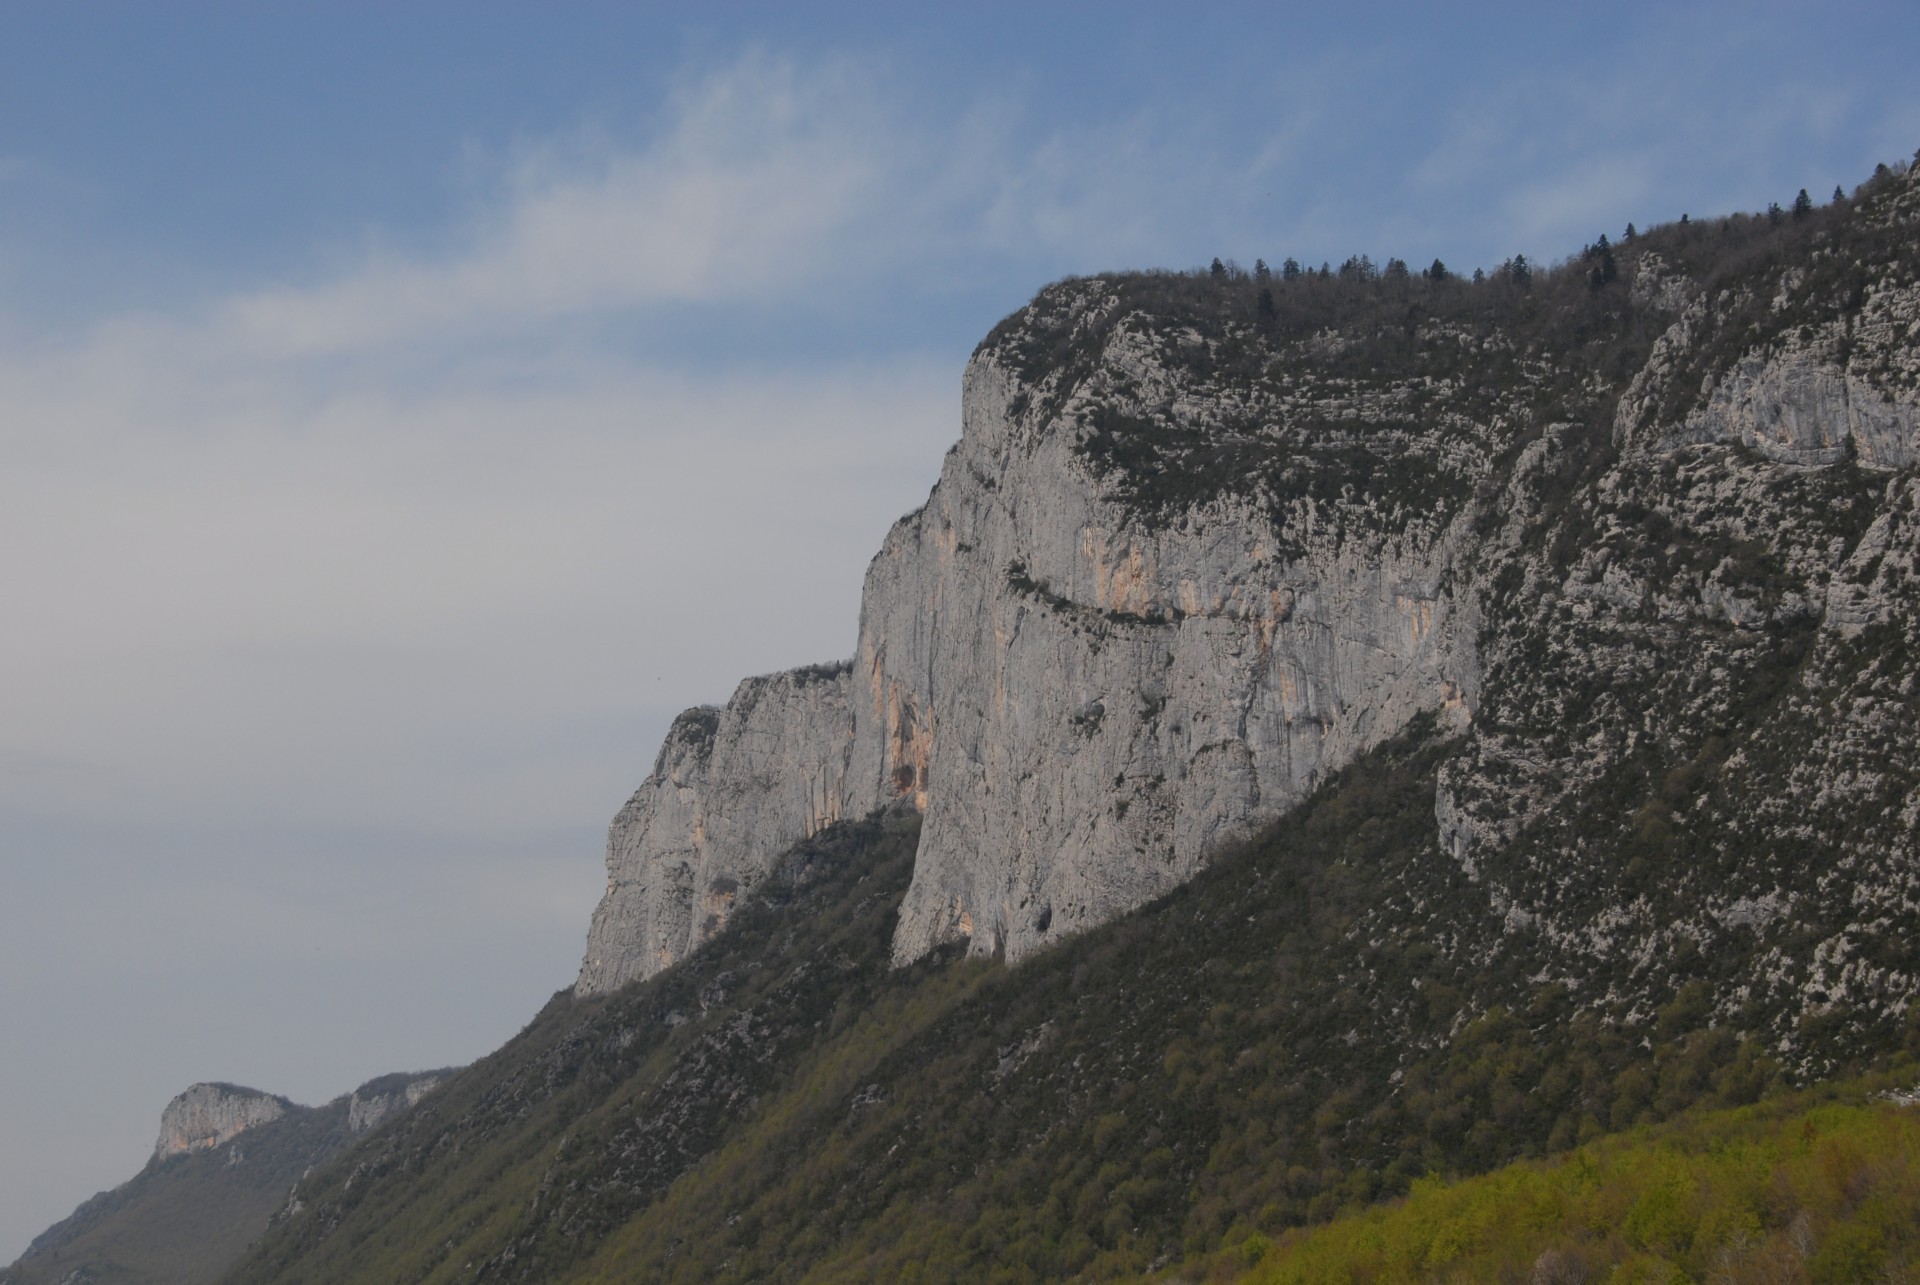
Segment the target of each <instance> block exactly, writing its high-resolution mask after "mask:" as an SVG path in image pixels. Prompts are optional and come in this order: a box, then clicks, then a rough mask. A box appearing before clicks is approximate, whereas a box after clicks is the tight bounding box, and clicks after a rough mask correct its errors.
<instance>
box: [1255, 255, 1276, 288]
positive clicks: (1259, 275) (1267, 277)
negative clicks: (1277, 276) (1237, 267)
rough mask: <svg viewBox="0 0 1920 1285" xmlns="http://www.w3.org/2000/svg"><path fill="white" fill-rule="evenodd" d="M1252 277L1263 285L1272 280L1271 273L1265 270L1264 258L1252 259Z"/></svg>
mask: <svg viewBox="0 0 1920 1285" xmlns="http://www.w3.org/2000/svg"><path fill="white" fill-rule="evenodd" d="M1253 279H1254V280H1255V281H1258V282H1259V283H1260V284H1261V285H1265V284H1267V282H1269V281H1271V280H1273V273H1271V272H1269V271H1268V270H1267V261H1266V260H1265V259H1255V260H1254V261H1253Z"/></svg>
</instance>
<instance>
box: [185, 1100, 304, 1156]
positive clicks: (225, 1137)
mask: <svg viewBox="0 0 1920 1285" xmlns="http://www.w3.org/2000/svg"><path fill="white" fill-rule="evenodd" d="M290 1105H291V1104H290V1103H289V1102H288V1101H287V1100H286V1099H285V1098H280V1097H275V1096H273V1095H272V1094H268V1093H261V1092H260V1091H259V1090H257V1089H243V1088H239V1087H237V1086H235V1085H231V1084H196V1085H194V1086H192V1087H191V1088H189V1089H188V1090H187V1091H186V1092H185V1093H182V1094H180V1095H179V1096H178V1097H176V1098H174V1100H173V1101H171V1102H169V1103H167V1105H166V1109H165V1110H163V1111H162V1112H161V1113H160V1138H159V1141H157V1142H155V1143H154V1144H153V1158H154V1159H155V1160H165V1159H167V1158H168V1157H169V1156H178V1155H185V1154H186V1153H188V1152H192V1151H210V1150H212V1149H213V1148H215V1147H218V1146H221V1145H222V1144H224V1143H226V1142H228V1141H230V1140H232V1139H233V1138H236V1137H238V1136H239V1135H240V1134H242V1133H245V1132H246V1131H247V1130H248V1129H251V1128H253V1127H255V1126H256V1125H262V1124H268V1123H271V1122H272V1121H274V1120H278V1119H279V1118H280V1117H281V1116H283V1115H285V1114H286V1113H287V1109H288V1107H289V1106H290Z"/></svg>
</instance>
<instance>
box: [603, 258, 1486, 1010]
mask: <svg viewBox="0 0 1920 1285" xmlns="http://www.w3.org/2000/svg"><path fill="white" fill-rule="evenodd" d="M1082 306H1083V307H1084V308H1088V309H1093V310H1095V311H1096V313H1098V310H1100V309H1102V308H1106V309H1111V308H1112V306H1113V301H1112V300H1110V299H1105V298H1103V297H1102V296H1101V293H1100V291H1099V289H1098V287H1097V286H1093V287H1089V293H1088V296H1087V298H1086V299H1085V300H1084V302H1083V304H1082ZM1114 346H1115V349H1116V351H1115V352H1114V354H1113V355H1112V357H1111V361H1110V364H1111V365H1112V366H1113V367H1114V368H1115V369H1112V370H1102V371H1100V372H1098V373H1097V375H1096V377H1095V378H1094V379H1093V380H1092V381H1091V383H1092V387H1091V388H1090V389H1089V390H1087V391H1085V392H1083V393H1082V395H1081V399H1080V400H1079V401H1078V402H1074V403H1070V404H1069V405H1067V406H1065V407H1063V408H1060V409H1059V410H1057V411H1054V412H1051V413H1049V412H1046V411H1043V410H1042V409H1041V408H1040V407H1039V405H1038V404H1037V398H1036V396H1035V390H1034V389H1033V388H1032V387H1030V386H1029V385H1028V384H1027V383H1026V382H1025V381H1024V380H1023V379H1022V377H1021V375H1020V374H1019V373H1017V372H1016V371H1015V370H1013V369H1011V368H1010V366H1009V363H1008V361H1007V360H1006V359H1005V358H1004V357H1003V355H1002V354H1001V353H1000V352H999V351H998V350H997V349H995V348H993V347H986V348H983V349H982V351H981V352H980V353H979V354H978V355H977V356H976V357H975V359H974V361H973V362H972V363H971V365H970V366H969V368H968V370H967V374H966V379H965V387H964V394H963V399H962V413H963V420H964V432H963V435H962V438H961V441H960V443H959V445H958V446H957V447H956V448H955V450H954V451H952V452H950V453H949V455H948V457H947V460H946V464H945V467H944V468H943V470H942V472H941V477H940V481H939V484H938V485H937V486H936V487H935V488H934V490H933V494H932V496H931V497H930V499H929V500H928V503H927V504H926V506H925V507H924V508H922V509H921V510H920V511H918V512H917V513H914V514H910V515H909V516H907V517H906V518H903V519H901V521H900V522H899V523H898V524H897V525H896V526H895V528H894V529H893V531H892V532H890V533H889V535H888V536H887V539H886V542H885V544H884V545H883V546H882V549H881V551H880V554H879V555H878V556H877V557H876V558H875V559H874V562H873V565H872V567H871V568H870V569H869V571H868V574H867V582H866V588H865V593H864V597H863V603H862V609H861V622H860V637H859V650H858V655H857V657H856V659H855V660H854V662H853V663H852V664H851V665H850V666H846V665H842V666H831V667H815V668H812V669H807V670H799V671H794V672H793V673H788V674H778V675H773V676H771V677H766V678H756V679H749V680H747V681H746V682H744V683H742V684H741V685H740V687H739V689H738V690H737V691H736V692H735V693H734V696H733V698H732V700H730V701H729V702H728V703H727V705H726V706H725V708H723V709H713V708H702V709H695V710H689V711H688V712H686V713H685V714H682V715H681V716H680V717H679V719H677V720H676V721H675V723H674V725H673V728H672V730H671V731H670V732H669V733H668V736H667V739H666V743H665V745H664V746H663V747H662V749H661V751H660V755H659V758H658V760H657V761H656V763H655V765H654V770H653V772H652V773H651V774H650V775H649V776H648V778H647V780H646V781H645V782H644V783H643V784H642V785H641V787H640V789H639V791H638V792H637V793H636V794H635V795H634V797H633V799H632V800H631V801H630V802H629V803H628V804H627V806H626V807H625V808H624V809H622V811H621V812H620V814H619V816H618V817H616V818H615V820H614V823H613V826H612V830H611V833H610V835H609V840H608V859H607V865H608V888H607V894H606V896H605V898H604V899H603V900H602V901H601V903H600V906H599V908H598V909H597V910H596V912H595V914H594V919H593V925H592V928H591V930H590V932H589V935H588V943H587V952H586V959H585V962H584V964H583V966H582V969H581V973H580V980H579V983H578V986H577V990H578V992H579V993H580V994H583V995H585V994H595V993H600V992H604V991H607V990H611V989H615V988H617V987H619V986H620V985H622V984H624V983H625V982H627V981H629V980H632V979H634V978H636V977H645V976H649V975H651V974H652V973H654V972H657V971H658V970H659V969H661V968H664V967H666V966H667V965H669V964H671V963H672V962H674V961H675V960H676V959H679V958H681V957H682V956H683V955H684V954H685V953H686V952H687V951H688V950H690V949H692V948H693V947H695V946H697V945H698V944H699V943H700V942H702V941H704V940H705V939H706V938H707V937H709V936H711V935H712V933H713V932H715V931H717V930H718V928H719V927H720V926H721V925H723V924H724V923H725V922H726V917H727V913H728V909H729V907H730V906H731V905H732V903H733V899H734V898H735V896H736V895H737V894H738V892H739V891H740V890H741V889H743V888H746V887H749V886H751V885H752V884H753V883H755V882H756V881H757V880H758V879H759V878H760V877H761V876H762V875H763V874H764V872H765V871H766V869H767V868H768V866H769V865H770V863H771V862H772V861H773V860H774V859H775V858H776V857H777V856H778V855H779V854H780V853H781V852H782V851H784V850H785V849H786V848H787V847H789V846H791V844H792V843H793V842H795V841H796V840H798V839H801V838H804V837H806V836H807V835H809V834H811V833H813V832H814V831H815V830H817V829H818V828H819V827H820V826H822V825H824V824H826V823H827V822H829V821H832V820H835V819H837V818H839V817H841V816H858V815H862V814H864V813H866V812H868V811H870V810H872V809H873V808H875V807H878V806H880V805H882V804H884V803H886V802H888V801H890V800H892V799H894V798H898V797H901V796H909V797H911V798H912V799H913V800H914V801H915V802H916V804H917V805H918V806H920V807H921V808H922V809H923V810H924V812H925V814H926V824H925V827H924V830H923V838H922V841H921V848H920V858H919V862H918V864H917V866H916V873H915V877H914V883H913V888H912V891H911V892H910V893H909V894H908V897H907V900H906V904H905V906H904V907H903V908H902V911H901V921H900V927H899V933H898V937H897V939H896V942H895V956H896V958H897V959H899V960H901V961H903V962H904V961H907V960H911V959H913V958H916V957H918V956H919V955H921V954H923V953H924V952H926V951H927V950H928V949H930V948H932V947H933V946H935V945H938V944H940V943H943V942H946V941H951V940H954V939H956V938H965V939H967V940H968V941H969V942H970V944H971V949H972V950H973V951H975V952H977V953H982V954H987V953H994V952H998V951H1004V952H1006V954H1007V955H1008V956H1009V957H1010V958H1013V957H1018V956H1019V955H1021V954H1023V953H1025V952H1027V951H1029V950H1032V949H1033V948H1034V947H1036V946H1038V945H1040V944H1042V943H1044V942H1045V941H1046V940H1048V939H1049V937H1052V936H1057V935H1058V934H1060V933H1063V932H1067V931H1071V930H1073V929H1076V928H1081V927H1085V926H1088V925H1091V924H1096V923H1100V922H1103V921H1104V920H1107V919H1110V918H1112V917H1113V916H1114V915H1116V914H1120V913H1122V912H1124V911H1126V910H1129V909H1131V908H1133V907H1135V906H1138V905H1140V904H1141V903H1143V902H1144V901H1146V900H1148V899H1150V898H1152V897H1153V896H1155V895H1157V894H1159V893H1160V892H1162V891H1165V890H1166V889H1168V888H1170V887H1172V886H1173V885H1174V884H1176V883H1178V882H1180V881H1182V880H1184V879H1185V878H1187V877H1188V876H1190V875H1191V874H1192V873H1193V871H1194V870H1196V869H1197V868H1198V867H1199V865H1200V864H1201V863H1202V862H1203V861H1204V860H1205V858H1206V856H1207V854H1208V853H1209V852H1210V851H1212V850H1213V849H1214V848H1215V847H1216V846H1218V845H1219V844H1221V843H1225V842H1229V841H1231V840H1232V839H1233V838H1235V837H1236V836H1238V835H1241V834H1243V833H1245V832H1246V831H1247V830H1248V829H1249V828H1251V827H1253V826H1256V825H1258V824H1260V823H1262V822H1264V821H1267V820H1270V819H1271V818H1273V817H1275V816H1277V815H1279V814H1280V813H1282V812H1284V811H1285V810H1286V809H1287V808H1289V807H1291V806H1292V805H1293V804H1294V803H1296V802H1298V801H1299V799H1300V798H1301V797H1302V796H1303V795H1304V793H1305V792H1306V791H1308V790H1310V789H1311V788H1312V787H1313V785H1314V784H1315V782H1316V781H1318V780H1319V779H1320V777H1321V776H1322V775H1323V774H1324V773H1325V772H1326V771H1327V770H1328V769H1329V768H1331V767H1336V766H1338V765H1340V764H1341V763H1344V762H1345V761H1347V760H1348V759H1349V758H1351V757H1352V755H1353V754H1355V753H1356V752H1358V751H1360V750H1362V749H1364V748H1366V747H1368V746H1370V745H1372V744H1374V743H1376V742H1378V741H1379V740H1380V739H1382V738H1383V737H1386V736H1389V735H1391V734H1392V733H1393V732H1395V731H1396V730H1398V729H1399V728H1400V727H1401V726H1403V725H1404V724H1405V722H1406V720H1407V719H1408V718H1409V717H1411V716H1412V715H1413V714H1414V713H1416V712H1417V711H1419V710H1422V709H1431V708H1440V709H1446V710H1448V711H1450V712H1451V713H1452V715H1453V716H1455V717H1457V718H1459V719H1461V720H1464V719H1465V718H1466V716H1467V715H1466V710H1467V702H1468V694H1469V693H1470V691H1471V689H1472V687H1473V684H1474V682H1475V665H1474V660H1473V654H1472V636H1471V625H1470V623H1463V622H1470V619H1471V617H1470V616H1468V617H1464V618H1463V617H1462V616H1461V615H1460V613H1459V611H1458V610H1457V607H1456V604H1455V601H1454V599H1453V597H1452V595H1451V594H1450V593H1449V592H1448V590H1447V589H1446V587H1445V585H1446V582H1447V579H1448V577H1449V575H1450V567H1451V563H1452V559H1453V557H1454V556H1455V550H1456V544H1457V541H1456V538H1455V536H1454V535H1453V534H1452V533H1451V532H1450V530H1449V528H1448V525H1447V524H1448V520H1449V515H1448V514H1447V513H1445V512H1443V511H1434V512H1428V513H1422V514H1417V515H1414V516H1412V517H1411V518H1410V519H1409V520H1407V521H1405V522H1403V523H1401V524H1398V527H1397V529H1395V530H1392V531H1381V530H1377V529H1369V527H1368V526H1366V525H1364V524H1354V523H1346V524H1342V523H1341V522H1340V521H1338V520H1337V518H1336V516H1335V514H1334V511H1333V509H1334V507H1336V506H1329V508H1328V511H1327V512H1326V513H1324V514H1322V513H1318V512H1316V511H1314V510H1313V509H1312V508H1311V507H1310V506H1305V505H1302V506H1296V511H1293V512H1289V513H1288V514H1287V515H1286V518H1285V519H1284V520H1283V521H1280V522H1276V521H1275V520H1274V519H1273V518H1272V517H1270V516H1267V515H1265V514H1263V513H1261V512H1260V511H1259V510H1258V509H1257V507H1256V506H1255V505H1253V504H1251V503H1249V502H1247V501H1246V500H1244V499H1243V498H1240V497H1231V496H1229V497H1225V498H1223V499H1222V500H1221V501H1220V502H1218V503H1216V504H1212V505H1210V506H1208V507H1206V508H1204V509H1202V510H1200V511H1197V512H1195V513H1193V514H1191V515H1189V516H1188V518H1187V519H1186V520H1185V521H1182V522H1180V523H1179V524H1177V525H1162V524H1160V523H1157V522H1152V521H1147V520H1144V519H1143V518H1142V517H1141V516H1139V515H1137V514H1135V513H1132V512H1130V511H1129V509H1128V507H1127V504H1126V503H1125V501H1124V499H1123V497H1122V495H1121V493H1120V491H1119V489H1118V488H1117V487H1116V485H1115V483H1114V481H1113V480H1112V479H1110V478H1103V477H1102V476H1101V475H1100V472H1099V469H1098V465H1097V462H1095V461H1093V460H1090V459H1089V458H1088V456H1087V454H1086V453H1085V445H1086V442H1087V439H1088V437H1089V435H1090V434H1092V433H1093V432H1095V431H1096V429H1095V428H1094V422H1095V419H1096V418H1097V415H1098V414H1111V413H1113V409H1114V407H1115V406H1120V407H1122V408H1123V413H1140V412H1143V411H1144V410H1147V409H1150V407H1148V406H1146V405H1145V404H1143V403H1142V402H1141V401H1140V400H1139V398H1140V396H1141V394H1140V393H1139V392H1138V391H1137V389H1138V386H1139V384H1140V383H1141V382H1143V381H1154V382H1156V383H1157V384H1158V385H1159V386H1160V387H1161V389H1164V388H1165V387H1166V386H1168V385H1170V384H1171V383H1172V377H1171V376H1170V375H1169V374H1167V372H1165V370H1164V369H1162V368H1161V367H1160V366H1159V364H1158V356H1157V354H1156V353H1155V352H1154V351H1153V350H1152V349H1151V348H1150V347H1147V346H1143V345H1142V344H1141V343H1139V342H1138V341H1137V340H1135V339H1134V338H1133V337H1132V336H1130V335H1127V334H1125V333H1121V332H1116V336H1115V340H1114ZM1344 400H1345V399H1343V398H1342V397H1340V396H1339V395H1337V394H1336V395H1335V396H1333V397H1331V398H1329V402H1330V403H1335V404H1338V403H1341V402H1343V401H1344Z"/></svg>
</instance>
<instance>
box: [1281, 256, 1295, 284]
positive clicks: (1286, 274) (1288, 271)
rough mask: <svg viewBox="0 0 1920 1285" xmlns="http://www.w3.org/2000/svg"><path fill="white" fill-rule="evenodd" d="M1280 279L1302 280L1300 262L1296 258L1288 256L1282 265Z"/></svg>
mask: <svg viewBox="0 0 1920 1285" xmlns="http://www.w3.org/2000/svg"><path fill="white" fill-rule="evenodd" d="M1280 279H1281V280H1282V281H1298V280H1299V279H1300V260H1298V259H1296V258H1294V257H1293V256H1292V255H1288V256H1287V261H1286V262H1285V263H1283V264H1281V265H1280Z"/></svg>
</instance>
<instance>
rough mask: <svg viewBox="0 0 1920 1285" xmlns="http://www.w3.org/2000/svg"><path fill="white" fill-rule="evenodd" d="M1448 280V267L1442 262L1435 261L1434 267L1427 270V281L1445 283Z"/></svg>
mask: <svg viewBox="0 0 1920 1285" xmlns="http://www.w3.org/2000/svg"><path fill="white" fill-rule="evenodd" d="M1446 279H1447V265H1446V264H1444V263H1442V262H1440V260H1438V259H1435V260H1434V261H1433V263H1432V265H1431V266H1430V267H1428V268H1427V280H1429V281H1445V280H1446Z"/></svg>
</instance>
